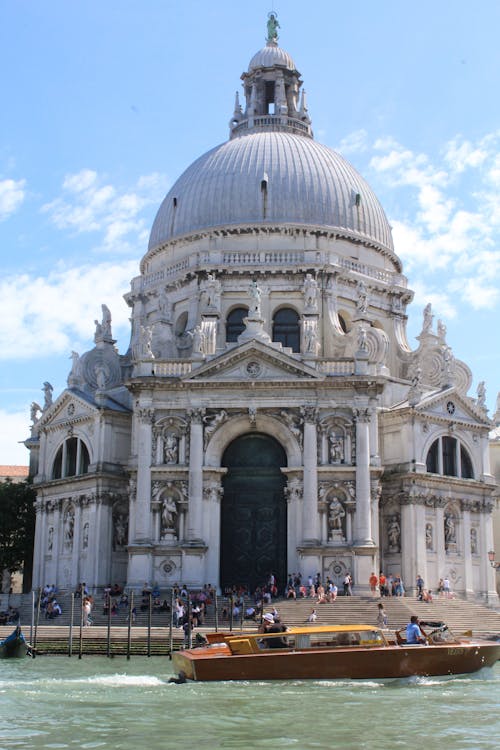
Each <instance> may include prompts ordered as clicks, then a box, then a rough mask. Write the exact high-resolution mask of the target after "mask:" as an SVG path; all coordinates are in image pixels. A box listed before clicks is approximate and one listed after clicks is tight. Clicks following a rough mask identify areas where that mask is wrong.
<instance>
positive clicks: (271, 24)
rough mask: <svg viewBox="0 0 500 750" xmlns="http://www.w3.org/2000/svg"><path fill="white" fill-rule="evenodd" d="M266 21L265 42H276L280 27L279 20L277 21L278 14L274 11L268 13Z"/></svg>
mask: <svg viewBox="0 0 500 750" xmlns="http://www.w3.org/2000/svg"><path fill="white" fill-rule="evenodd" d="M267 18H268V21H267V40H266V41H267V43H268V44H269V42H271V43H273V42H274V44H276V43H277V41H278V29H279V28H280V25H279V22H278V16H277V15H276V13H272V12H271V13H269V14H268V16H267Z"/></svg>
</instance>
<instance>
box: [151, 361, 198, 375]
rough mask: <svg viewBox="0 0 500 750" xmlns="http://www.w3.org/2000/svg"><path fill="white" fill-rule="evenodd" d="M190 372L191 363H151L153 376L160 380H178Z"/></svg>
mask: <svg viewBox="0 0 500 750" xmlns="http://www.w3.org/2000/svg"><path fill="white" fill-rule="evenodd" d="M191 370H192V363H191V362H187V361H186V360H185V359H183V360H180V361H179V360H177V361H175V360H170V361H169V362H153V375H156V376H157V377H160V378H178V377H181V376H182V375H187V374H188V373H190V372H191Z"/></svg>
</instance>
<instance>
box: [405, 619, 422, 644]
mask: <svg viewBox="0 0 500 750" xmlns="http://www.w3.org/2000/svg"><path fill="white" fill-rule="evenodd" d="M406 643H407V645H408V646H412V645H413V646H416V645H418V644H420V643H427V641H426V638H425V636H424V634H423V633H422V631H421V630H420V624H419V621H418V617H417V615H412V616H411V617H410V622H409V623H408V625H407V626H406Z"/></svg>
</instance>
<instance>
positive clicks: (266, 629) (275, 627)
mask: <svg viewBox="0 0 500 750" xmlns="http://www.w3.org/2000/svg"><path fill="white" fill-rule="evenodd" d="M286 630H287V627H286V625H283V624H282V623H281V622H280V621H279V618H278V619H277V620H276V619H275V618H274V617H273V615H272V614H271V613H270V612H266V614H265V615H264V617H263V618H262V624H261V626H260V627H259V631H258V632H259V633H263V634H266V633H269V634H271V633H284V632H286ZM262 644H263V646H262V647H263V648H285V647H286V645H287V643H286V639H285V638H263V639H262Z"/></svg>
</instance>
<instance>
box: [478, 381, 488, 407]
mask: <svg viewBox="0 0 500 750" xmlns="http://www.w3.org/2000/svg"><path fill="white" fill-rule="evenodd" d="M477 405H478V406H480V407H482V408H483V409H484V408H485V406H486V384H485V382H484V380H481V382H480V383H479V385H478V386H477Z"/></svg>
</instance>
